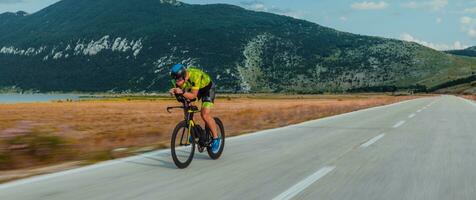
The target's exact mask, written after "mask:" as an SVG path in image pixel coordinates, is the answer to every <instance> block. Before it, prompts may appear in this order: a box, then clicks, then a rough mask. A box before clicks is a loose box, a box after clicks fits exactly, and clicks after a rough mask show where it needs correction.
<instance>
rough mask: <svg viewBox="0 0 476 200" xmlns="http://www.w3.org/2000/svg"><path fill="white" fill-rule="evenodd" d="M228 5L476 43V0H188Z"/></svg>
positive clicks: (36, 2)
mask: <svg viewBox="0 0 476 200" xmlns="http://www.w3.org/2000/svg"><path fill="white" fill-rule="evenodd" d="M56 1H58V0H0V12H6V11H17V10H25V11H27V12H30V13H31V12H36V11H38V10H40V9H42V8H44V7H46V6H48V5H50V4H52V3H54V2H56ZM184 2H186V3H193V4H209V3H227V4H234V5H238V6H241V7H245V8H247V9H251V10H256V11H263V12H272V13H276V14H281V15H287V16H291V17H295V18H299V19H304V20H308V21H311V22H315V23H318V24H320V25H324V26H328V27H331V28H335V29H337V30H341V31H346V32H351V33H357V34H362V35H373V36H381V37H387V38H396V39H403V40H407V41H414V42H418V43H420V44H423V45H426V46H429V47H432V48H435V49H440V50H446V49H461V48H465V47H467V46H475V45H476V0H294V1H291V0H184Z"/></svg>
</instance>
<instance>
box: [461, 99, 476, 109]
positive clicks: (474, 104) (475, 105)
mask: <svg viewBox="0 0 476 200" xmlns="http://www.w3.org/2000/svg"><path fill="white" fill-rule="evenodd" d="M458 98H460V99H462V100H463V101H466V102H468V103H469V104H471V105H473V106H474V107H476V103H475V102H474V101H471V100H469V99H465V98H463V97H458Z"/></svg>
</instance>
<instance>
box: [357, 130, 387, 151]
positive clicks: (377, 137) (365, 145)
mask: <svg viewBox="0 0 476 200" xmlns="http://www.w3.org/2000/svg"><path fill="white" fill-rule="evenodd" d="M384 136H385V133H382V134H380V135H377V136H375V137H374V138H372V139H370V140H369V141H367V142H366V143H363V144H362V145H360V147H361V148H367V147H369V146H370V145H372V144H373V143H375V142H377V141H378V140H380V139H382V138H383V137H384Z"/></svg>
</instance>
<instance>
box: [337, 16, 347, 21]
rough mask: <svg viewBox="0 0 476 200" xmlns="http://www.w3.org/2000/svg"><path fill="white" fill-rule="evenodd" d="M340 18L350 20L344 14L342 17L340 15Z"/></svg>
mask: <svg viewBox="0 0 476 200" xmlns="http://www.w3.org/2000/svg"><path fill="white" fill-rule="evenodd" d="M339 19H340V20H341V21H347V20H349V19H348V18H347V17H346V16H342V17H340V18H339Z"/></svg>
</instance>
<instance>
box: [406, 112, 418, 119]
mask: <svg viewBox="0 0 476 200" xmlns="http://www.w3.org/2000/svg"><path fill="white" fill-rule="evenodd" d="M415 116H416V115H415V113H413V114H411V115H410V116H408V118H410V119H411V118H414V117H415Z"/></svg>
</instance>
